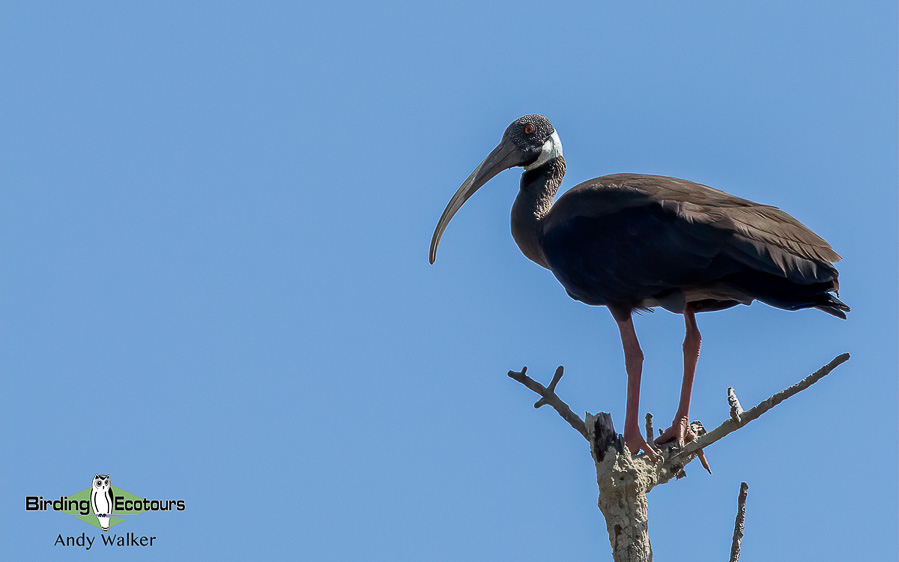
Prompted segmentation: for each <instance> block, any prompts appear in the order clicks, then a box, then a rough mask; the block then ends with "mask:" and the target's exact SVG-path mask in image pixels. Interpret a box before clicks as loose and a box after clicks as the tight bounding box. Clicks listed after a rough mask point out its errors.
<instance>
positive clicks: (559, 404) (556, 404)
mask: <svg viewBox="0 0 899 562" xmlns="http://www.w3.org/2000/svg"><path fill="white" fill-rule="evenodd" d="M527 370H528V368H527V367H522V368H521V372H520V373H519V372H515V371H509V376H510V377H512V378H513V379H515V380H516V381H518V382H520V383H521V384H523V385H525V386H526V387H528V388H529V389H531V390H533V391H534V392H536V393H537V394H539V395H540V400H537V402H536V403H535V404H534V407H535V408H539V407H540V406H544V405H546V404H549V405H550V406H552V407H553V409H555V411H556V412H558V413H559V415H560V416H562V419H564V420H565V421H567V422H568V424H569V425H570V426H571V427H573V428H575V429H576V430H578V432H579V433H580V434H581V435H583V436H584V439H586V440H587V441H589V440H590V437H589V436H588V435H587V424H585V423H584V420H582V419H581V418H580V417H579V416H578V415H577V414H575V413H574V412H572V411H571V408H569V407H568V404H566V403H565V402H564V401H563V400H562V399H561V398H559V396H558V395H557V394H556V385H557V384H559V380H561V378H562V372H563V369H562V366H561V365H560V366H559V368H558V369H556V372H555V374H554V375H553V379H552V381H551V382H550V383H549V387H545V386H543V385H542V384H540V383H539V382H537V381H535V380H534V379H532V378H531V377H529V376H527V374H526V373H527Z"/></svg>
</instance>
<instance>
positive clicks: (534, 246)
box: [512, 156, 565, 268]
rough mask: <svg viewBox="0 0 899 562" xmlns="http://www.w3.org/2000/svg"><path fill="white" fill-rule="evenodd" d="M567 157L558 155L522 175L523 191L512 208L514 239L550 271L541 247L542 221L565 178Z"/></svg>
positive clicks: (524, 251) (524, 250) (528, 256)
mask: <svg viewBox="0 0 899 562" xmlns="http://www.w3.org/2000/svg"><path fill="white" fill-rule="evenodd" d="M564 176H565V158H563V157H562V156H558V157H556V158H553V159H552V160H549V161H548V162H546V163H545V164H543V165H542V166H540V167H538V168H534V169H533V170H529V171H526V172H525V173H523V174H521V188H520V190H519V192H518V197H516V198H515V204H514V205H512V238H514V239H515V243H516V244H518V248H519V249H520V250H521V253H523V254H524V255H525V256H526V257H527V258H528V259H529V260H531V261H533V262H535V263H537V264H538V265H541V266H543V267H546V268H548V267H549V266H548V265H547V263H546V258H545V257H544V256H543V249H542V247H541V246H540V240H539V235H538V233H539V231H540V221H542V220H543V218H544V217H546V215H547V213H549V210H550V208H551V207H552V205H553V199H555V197H556V192H558V191H559V186H560V185H562V177H564Z"/></svg>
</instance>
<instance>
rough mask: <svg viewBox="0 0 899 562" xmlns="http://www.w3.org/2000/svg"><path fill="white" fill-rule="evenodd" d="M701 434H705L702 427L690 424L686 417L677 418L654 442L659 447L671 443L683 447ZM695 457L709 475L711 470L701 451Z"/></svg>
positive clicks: (697, 424)
mask: <svg viewBox="0 0 899 562" xmlns="http://www.w3.org/2000/svg"><path fill="white" fill-rule="evenodd" d="M703 433H705V428H703V427H702V424H701V423H699V422H698V421H696V422H693V423H692V424H691V423H690V421H689V420H688V419H687V417H686V416H678V417H676V418H674V422H673V423H672V424H671V427H669V428H668V429H666V430H665V431H663V432H662V434H661V435H660V436H659V437H658V438H657V439H656V440H655V444H656V445H661V444H663V443H671V442H673V443H674V444H675V445H677V446H678V447H683V446H684V445H686V444H687V443H689V442H691V441H693V440H694V439H696V438H697V437H699V436H700V435H702V434H703ZM696 455H697V456H698V457H699V462H700V463H701V464H702V467H703V468H704V469H706V470H707V471H708V473H709V474H711V473H712V468H711V467H710V466H709V461H708V460H706V458H705V454H704V453H703V452H702V449H700V450H699V451H698V452H697V453H696Z"/></svg>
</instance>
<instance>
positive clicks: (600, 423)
mask: <svg viewBox="0 0 899 562" xmlns="http://www.w3.org/2000/svg"><path fill="white" fill-rule="evenodd" d="M848 359H849V354H848V353H844V354H842V355H840V356H838V357H836V358H834V359H833V360H832V361H831V362H830V363H828V364H827V365H825V366H824V367H821V368H820V369H818V371H816V372H815V373H813V374H811V375H809V376H808V377H806V378H804V379H803V380H801V381H800V382H798V383H796V384H794V385H793V386H791V387H789V388H787V389H785V390H782V391H780V392H778V393H776V394H774V395H773V396H771V397H770V398H768V399H767V400H764V401H763V402H761V403H760V404H758V405H757V406H755V407H753V408H750V409H749V410H746V411H743V409H742V407H741V406H740V403H739V401H738V400H737V397H736V393H735V392H734V391H733V389H732V388H729V389H728V401H729V403H730V412H729V417H730V419H727V420H725V421H724V422H723V423H722V424H721V425H719V426H718V427H717V428H715V429H713V430H712V431H710V432H708V433H706V432H705V431H704V430H703V429H702V425H701V424H700V423H699V422H696V421H694V422H692V424H691V427H692V431H691V432H688V435H689V437H688V438H692V439H693V440H692V441H691V442H689V443H687V444H685V445H684V446H683V447H678V446H677V445H675V444H666V445H663V446H661V448H660V451H659V453H660V455H659V456H660V461H659V462H656V463H653V462H652V461H650V459H649V458H647V457H646V455H645V454H642V453H641V454H638V455H632V454H631V453H630V451H629V450H628V449H627V447H625V446H624V440H623V438H622V437H621V435H619V434H617V433H616V432H615V429H614V427H613V426H612V417H611V415H610V414H607V413H600V414H597V415H595V416H593V415H591V414H587V415H586V420H582V419H581V418H580V417H579V416H577V415H576V414H575V413H574V412H572V410H571V408H570V407H569V406H568V404H566V403H565V402H564V401H563V400H562V399H561V398H559V396H558V395H557V394H556V393H555V388H556V385H557V384H558V383H559V380H560V379H561V378H562V373H563V369H562V367H559V368H558V369H556V372H555V374H554V375H553V379H552V382H551V383H550V384H549V386H548V387H544V386H543V385H542V384H540V383H538V382H537V381H535V380H534V379H532V378H530V377H529V376H527V374H526V368H525V369H522V370H521V372H515V371H509V376H510V377H512V378H513V379H515V380H516V381H518V382H520V383H521V384H523V385H525V386H527V387H528V388H529V389H531V390H532V391H534V392H536V393H537V394H539V395H540V400H538V401H537V403H536V404H534V407H535V408H539V407H541V406H544V405H546V404H549V405H550V406H552V407H553V408H554V409H555V410H556V412H558V413H559V415H560V416H561V417H562V418H563V419H564V420H565V421H567V422H568V423H569V425H571V427H573V428H574V429H576V430H577V431H578V432H579V433H580V434H581V435H583V436H584V437H585V438H586V439H587V441H588V442H589V443H590V452H591V454H592V455H593V460H594V463H595V465H596V482H597V484H598V486H599V509H600V510H601V511H602V514H603V516H604V517H605V520H606V528H607V529H608V532H609V542H610V543H611V545H612V557H613V559H614V561H615V562H651V561H652V545H651V544H650V541H649V519H648V511H647V508H648V502H647V499H646V494H647V493H649V491H650V490H652V489H653V488H654V487H655V486H658V485H660V484H665V483H667V482H669V481H671V479H672V478H682V477H683V476H685V475H686V474H685V472H684V467H685V466H687V465H688V464H689V463H690V461H692V460H693V459H695V458H697V457H699V458H700V459H701V460H702V461H703V466H705V467H706V469H707V470H709V469H708V464H707V463H705V462H704V457H702V450H703V447H707V446H709V445H711V444H712V443H714V442H715V441H718V440H719V439H722V438H723V437H725V436H726V435H728V434H730V433H732V432H734V431H736V430H738V429H740V428H742V427H744V426H745V425H746V424H747V423H749V422H751V421H752V420H754V419H756V418H758V417H759V416H761V415H762V414H764V413H765V412H767V411H768V410H770V409H771V408H773V407H774V406H776V405H777V404H779V403H780V402H782V401H784V400H786V399H787V398H789V397H790V396H793V395H794V394H797V393H799V392H801V391H802V390H805V389H806V388H808V387H810V386H811V385H812V384H814V383H816V382H817V381H819V380H821V379H822V378H823V377H824V376H826V375H827V374H828V373H830V372H831V371H832V370H833V369H835V368H836V367H837V366H839V365H840V364H842V363H844V362H845V361H847V360H848ZM647 426H648V427H651V418H649V419H648V420H647ZM649 431H651V430H649ZM648 441H649V439H648ZM709 472H711V470H709ZM741 500H742V501H743V502H745V494H744V495H742V496H741ZM742 505H743V504H741V506H742ZM740 509H741V513H742V510H743V507H741V508H740ZM738 524H739V526H740V537H741V538H742V518H741V517H738ZM735 533H736V530H735ZM735 540H736V535H735ZM735 544H736V549H737V553H738V554H737V555H739V542H736V543H735Z"/></svg>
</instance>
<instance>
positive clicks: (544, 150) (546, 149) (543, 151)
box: [524, 131, 562, 172]
mask: <svg viewBox="0 0 899 562" xmlns="http://www.w3.org/2000/svg"><path fill="white" fill-rule="evenodd" d="M559 156H562V141H561V140H559V134H558V133H557V132H555V131H553V134H552V135H550V136H549V138H548V139H546V142H545V143H543V146H542V147H540V156H538V157H537V159H536V160H534V162H533V163H532V164H528V165H527V166H525V167H524V169H525V170H526V171H528V172H530V171H531V170H533V169H534V168H539V167H540V166H542V165H544V164H546V163H547V162H549V161H550V160H552V159H553V158H557V157H559Z"/></svg>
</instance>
